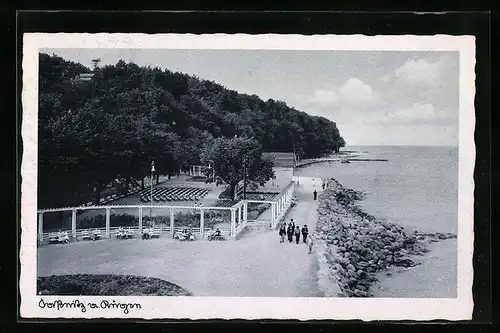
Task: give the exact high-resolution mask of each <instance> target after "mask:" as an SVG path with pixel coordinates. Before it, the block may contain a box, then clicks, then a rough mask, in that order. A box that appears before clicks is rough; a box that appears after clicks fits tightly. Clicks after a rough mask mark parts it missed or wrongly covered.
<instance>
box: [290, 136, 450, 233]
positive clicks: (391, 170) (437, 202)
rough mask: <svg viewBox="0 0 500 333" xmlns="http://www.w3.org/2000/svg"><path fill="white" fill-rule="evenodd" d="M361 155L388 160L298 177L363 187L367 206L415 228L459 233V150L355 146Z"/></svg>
mask: <svg viewBox="0 0 500 333" xmlns="http://www.w3.org/2000/svg"><path fill="white" fill-rule="evenodd" d="M344 150H354V151H358V152H359V154H360V155H361V156H360V158H383V159H387V160H388V161H387V162H372V161H370V162H356V161H353V162H351V163H349V164H347V163H344V164H343V163H340V162H330V163H318V164H312V165H310V166H307V167H304V168H302V169H298V170H296V174H297V175H298V176H310V177H323V178H326V177H328V178H330V177H333V178H335V179H337V180H338V181H339V182H341V183H342V184H343V185H344V186H346V187H349V188H352V189H356V190H360V191H363V192H364V193H365V199H364V200H363V201H362V202H360V205H361V206H362V207H363V209H364V210H365V211H366V212H367V213H370V214H372V215H374V216H376V217H377V218H379V219H385V220H387V221H388V222H394V223H398V224H400V225H402V226H403V227H405V229H407V230H408V231H409V232H412V231H413V230H419V231H422V232H451V233H455V234H456V233H457V224H458V223H457V210H458V206H457V205H458V148H457V147H399V146H398V147H395V146H380V147H379V146H366V147H360V146H356V147H354V146H351V147H348V148H345V149H344Z"/></svg>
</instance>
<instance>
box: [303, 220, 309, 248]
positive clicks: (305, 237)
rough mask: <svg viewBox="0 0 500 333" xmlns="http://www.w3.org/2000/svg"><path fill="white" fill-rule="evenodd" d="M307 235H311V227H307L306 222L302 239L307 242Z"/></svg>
mask: <svg viewBox="0 0 500 333" xmlns="http://www.w3.org/2000/svg"><path fill="white" fill-rule="evenodd" d="M307 235H309V229H307V225H306V224H304V226H303V227H302V240H303V241H304V243H306V242H307Z"/></svg>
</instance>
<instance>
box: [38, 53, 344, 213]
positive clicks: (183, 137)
mask: <svg viewBox="0 0 500 333" xmlns="http://www.w3.org/2000/svg"><path fill="white" fill-rule="evenodd" d="M95 64H96V65H97V64H98V61H96V62H95ZM85 73H92V74H93V77H92V79H90V80H82V79H79V75H80V74H85ZM38 111H39V156H38V158H39V177H38V179H39V187H38V195H39V204H40V206H42V207H43V206H60V205H66V204H68V205H69V204H80V203H82V202H83V201H84V200H89V199H90V197H89V194H90V193H93V194H94V200H95V201H96V202H98V200H99V196H100V193H101V191H102V189H103V188H104V187H105V186H106V185H108V184H110V183H111V182H112V181H113V180H114V179H116V178H117V177H123V178H124V179H127V180H131V179H135V180H141V179H142V180H143V179H144V176H147V175H148V174H149V170H150V165H151V161H152V160H154V161H155V167H156V169H157V171H158V174H171V173H174V172H177V171H178V170H179V169H182V170H187V169H189V166H190V165H192V164H200V163H202V155H203V151H204V149H205V148H204V147H205V146H208V147H210V146H211V145H213V144H215V142H217V141H214V138H219V137H226V138H233V137H234V136H235V135H238V136H240V137H247V138H250V137H252V138H253V140H251V142H252V144H254V143H255V142H257V143H258V145H257V146H258V149H257V148H256V147H257V146H255V147H254V146H252V147H254V148H255V149H257V150H259V151H262V150H263V151H292V150H295V151H296V153H298V154H299V156H300V157H301V158H308V157H317V156H321V155H324V154H329V153H331V152H333V151H335V150H338V149H339V148H340V147H342V146H343V145H344V141H343V139H342V138H341V137H340V135H339V131H338V129H337V127H336V125H335V123H333V122H331V121H329V120H327V119H325V118H321V117H312V116H309V115H307V114H306V113H304V112H300V111H297V110H295V109H293V108H290V107H288V106H287V105H286V104H285V103H283V102H279V101H274V100H268V101H263V100H261V99H259V98H258V97H257V96H249V95H244V94H238V93H237V92H235V91H231V90H228V89H226V88H225V87H223V86H221V85H219V84H217V83H214V82H211V81H207V80H201V79H199V78H196V77H192V76H188V75H185V74H182V73H173V72H170V71H168V70H162V69H159V68H151V67H139V66H137V65H136V64H134V63H125V62H124V61H119V62H118V63H117V64H116V65H112V66H103V67H97V66H96V67H95V68H94V69H92V70H91V69H89V68H86V67H85V66H83V65H81V64H77V63H73V62H69V61H66V60H64V59H62V58H60V57H57V56H55V55H54V56H50V55H47V54H40V58H39V109H38ZM207 149H208V148H207ZM252 149H253V148H252ZM219 176H222V175H219ZM254 178H256V179H258V176H255V177H254Z"/></svg>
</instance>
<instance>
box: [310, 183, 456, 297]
mask: <svg viewBox="0 0 500 333" xmlns="http://www.w3.org/2000/svg"><path fill="white" fill-rule="evenodd" d="M361 199H362V193H360V192H357V191H354V190H351V189H347V188H345V187H343V186H342V185H341V184H340V183H339V182H337V181H336V180H335V179H330V180H329V181H328V186H327V188H326V189H325V191H324V192H323V193H321V195H320V196H319V206H318V213H319V214H318V223H317V229H316V238H317V241H316V243H317V246H316V247H317V251H318V253H319V255H318V259H319V260H318V262H319V264H320V269H319V271H318V275H319V276H318V281H319V285H320V288H322V289H323V290H322V291H323V292H324V293H325V296H334V295H332V293H333V291H334V290H335V288H332V287H331V285H332V283H335V284H336V285H337V286H338V288H337V291H338V292H337V296H344V297H345V296H347V297H370V296H373V294H372V293H371V292H370V286H371V285H372V284H373V282H375V281H376V280H377V279H376V278H375V274H374V273H376V272H379V271H381V270H384V269H387V268H388V267H390V266H402V267H413V266H416V265H418V264H420V263H419V262H418V261H416V260H415V256H421V255H423V254H425V253H427V252H429V250H428V249H427V247H426V245H427V244H428V243H429V242H437V241H439V240H442V239H447V238H455V237H456V235H454V234H449V233H448V234H442V233H437V234H430V233H420V232H415V233H413V234H407V233H406V232H405V231H404V229H403V227H401V226H399V225H397V224H393V223H387V222H385V221H378V220H377V219H376V218H375V217H373V216H371V215H369V214H366V213H365V212H363V211H362V210H361V209H360V208H359V207H358V206H357V205H356V201H358V200H361ZM412 258H413V259H412ZM326 271H328V274H326V273H325V272H326ZM325 276H328V277H329V278H330V279H331V281H332V282H331V283H330V285H328V283H327V282H326V281H325Z"/></svg>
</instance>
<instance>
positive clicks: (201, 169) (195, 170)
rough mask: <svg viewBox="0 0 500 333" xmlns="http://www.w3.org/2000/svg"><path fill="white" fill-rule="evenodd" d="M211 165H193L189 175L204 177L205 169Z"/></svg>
mask: <svg viewBox="0 0 500 333" xmlns="http://www.w3.org/2000/svg"><path fill="white" fill-rule="evenodd" d="M208 168H209V167H207V166H205V165H191V167H190V168H189V175H190V176H191V177H202V176H205V170H206V169H208Z"/></svg>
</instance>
